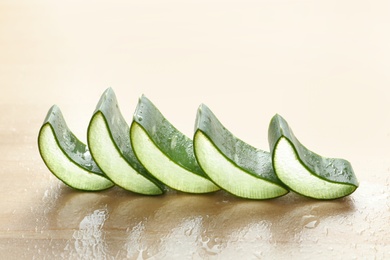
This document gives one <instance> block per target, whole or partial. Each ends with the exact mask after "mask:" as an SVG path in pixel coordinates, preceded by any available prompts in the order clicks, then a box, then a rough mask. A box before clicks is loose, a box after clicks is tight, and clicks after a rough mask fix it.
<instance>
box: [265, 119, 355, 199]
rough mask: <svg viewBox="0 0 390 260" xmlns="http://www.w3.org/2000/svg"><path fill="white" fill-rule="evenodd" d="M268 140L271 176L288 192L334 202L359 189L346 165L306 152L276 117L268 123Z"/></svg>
mask: <svg viewBox="0 0 390 260" xmlns="http://www.w3.org/2000/svg"><path fill="white" fill-rule="evenodd" d="M268 140H269V144H270V150H271V153H272V161H273V167H274V170H275V173H276V175H277V176H278V178H279V179H280V180H281V181H282V182H283V183H284V184H286V185H287V186H288V187H289V188H290V189H291V190H293V191H295V192H297V193H299V194H302V195H304V196H307V197H311V198H316V199H336V198H341V197H344V196H347V195H349V194H351V193H352V192H354V191H355V190H356V188H357V187H358V186H359V184H358V181H357V179H356V176H355V174H354V171H353V169H352V166H351V164H350V163H349V162H348V161H346V160H344V159H335V158H325V157H322V156H320V155H318V154H316V153H314V152H312V151H310V150H309V149H307V148H306V147H305V146H303V145H302V144H301V143H300V142H299V141H298V139H297V138H296V137H295V135H294V134H293V132H292V130H291V129H290V127H289V125H288V123H287V122H286V120H285V119H284V118H282V117H281V116H280V115H275V116H274V117H273V118H272V120H271V122H270V125H269V131H268Z"/></svg>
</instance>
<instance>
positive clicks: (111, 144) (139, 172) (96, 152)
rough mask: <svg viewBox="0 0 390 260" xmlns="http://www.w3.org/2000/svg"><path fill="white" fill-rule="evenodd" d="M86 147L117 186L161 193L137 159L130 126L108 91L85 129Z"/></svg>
mask: <svg viewBox="0 0 390 260" xmlns="http://www.w3.org/2000/svg"><path fill="white" fill-rule="evenodd" d="M88 145H89V147H90V150H91V154H92V156H93V158H94V159H95V161H96V163H97V164H98V165H99V167H100V168H101V169H102V170H103V171H104V172H105V174H106V175H107V176H108V177H109V178H110V179H111V180H112V181H113V182H114V183H115V184H116V185H118V186H120V187H122V188H124V189H126V190H129V191H132V192H136V193H140V194H145V195H159V194H162V193H163V192H164V189H165V187H164V185H163V184H162V183H161V182H160V181H158V180H157V179H156V178H154V177H153V176H152V175H151V174H150V173H149V172H148V171H147V170H146V169H145V168H144V167H143V166H142V164H141V163H140V162H139V161H138V159H137V158H136V156H135V154H134V151H133V149H132V146H131V143H130V136H129V126H128V124H127V122H126V121H125V119H124V118H123V116H122V114H121V112H120V109H119V106H118V102H117V98H116V96H115V93H114V91H113V90H112V89H111V88H108V89H107V90H106V91H105V92H104V93H103V94H102V96H101V98H100V100H99V102H98V104H97V106H96V109H95V112H94V114H93V116H92V119H91V121H90V124H89V127H88Z"/></svg>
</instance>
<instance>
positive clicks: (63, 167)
mask: <svg viewBox="0 0 390 260" xmlns="http://www.w3.org/2000/svg"><path fill="white" fill-rule="evenodd" d="M38 147H39V152H40V155H41V157H42V159H43V161H44V162H45V164H46V166H47V167H48V168H49V170H50V171H51V172H52V173H53V174H54V175H55V176H56V177H57V178H58V179H60V180H61V181H62V182H64V183H65V184H67V185H68V186H70V187H72V188H75V189H78V190H85V191H98V190H104V189H108V188H110V187H112V186H114V183H112V182H111V181H110V180H109V179H108V178H107V177H106V176H105V175H104V174H103V172H102V171H101V169H99V167H98V166H97V165H96V163H95V161H94V160H93V158H92V157H91V154H90V152H89V150H88V147H87V146H86V145H85V144H84V143H82V142H81V141H79V139H77V137H76V136H75V135H74V134H73V133H72V132H71V131H70V130H69V128H68V126H67V125H66V122H65V119H64V117H63V115H62V113H61V110H60V109H59V107H58V106H56V105H54V106H52V107H51V108H50V110H49V111H48V113H47V116H46V118H45V120H44V122H43V125H42V127H41V129H40V131H39V136H38Z"/></svg>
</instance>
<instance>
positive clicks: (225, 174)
mask: <svg viewBox="0 0 390 260" xmlns="http://www.w3.org/2000/svg"><path fill="white" fill-rule="evenodd" d="M194 147H195V154H196V158H197V160H198V162H199V164H200V165H201V167H202V169H203V170H204V172H205V173H206V174H207V175H208V176H209V177H210V178H211V179H212V180H213V181H214V182H215V183H216V184H217V185H219V186H220V187H221V188H223V189H225V190H227V191H228V192H230V193H232V194H234V195H236V196H239V197H244V198H251V199H269V198H274V197H279V196H282V195H285V194H286V193H288V190H287V189H286V187H285V186H284V184H283V183H282V182H281V181H280V180H279V179H278V178H277V177H276V175H275V173H274V171H273V168H272V160H271V154H270V153H268V152H266V151H263V150H260V149H257V148H255V147H253V146H251V145H249V144H247V143H245V142H244V141H242V140H241V139H239V138H237V137H236V136H234V135H233V134H232V133H231V132H230V131H229V130H228V129H226V128H225V127H224V126H223V125H222V123H221V122H220V121H219V120H218V118H217V117H216V116H215V115H214V114H213V113H212V111H211V110H210V109H209V108H208V107H207V106H206V105H204V104H202V105H201V106H200V107H199V109H198V113H197V118H196V123H195V135H194Z"/></svg>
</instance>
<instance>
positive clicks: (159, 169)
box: [130, 96, 219, 193]
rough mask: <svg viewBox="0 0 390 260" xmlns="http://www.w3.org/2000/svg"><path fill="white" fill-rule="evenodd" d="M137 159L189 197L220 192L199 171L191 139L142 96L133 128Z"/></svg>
mask: <svg viewBox="0 0 390 260" xmlns="http://www.w3.org/2000/svg"><path fill="white" fill-rule="evenodd" d="M130 140H131V143H132V146H133V149H134V152H135V155H136V156H137V158H138V159H139V160H140V162H141V163H142V164H143V165H144V166H145V168H146V169H147V170H148V171H149V172H150V173H151V174H153V175H154V176H155V177H156V178H157V179H159V180H160V181H161V182H163V183H164V184H166V185H167V186H169V187H171V188H173V189H175V190H179V191H183V192H189V193H207V192H213V191H217V190H219V187H218V186H217V185H215V184H214V183H213V182H212V181H211V180H210V179H209V178H208V177H207V175H206V174H205V173H204V172H203V171H202V169H201V168H200V167H199V165H198V163H197V161H196V159H195V155H194V151H193V142H192V140H191V139H190V138H188V137H187V136H185V135H184V134H182V133H181V132H180V131H178V130H177V129H176V128H175V127H174V126H172V124H171V123H170V122H168V121H167V120H166V119H165V117H164V116H163V115H162V114H161V112H160V111H159V110H158V109H157V108H156V107H155V105H154V104H153V103H152V102H151V101H150V100H149V99H147V98H146V97H145V96H141V97H140V99H139V102H138V105H137V108H136V110H135V113H134V117H133V122H132V124H131V127H130Z"/></svg>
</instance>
